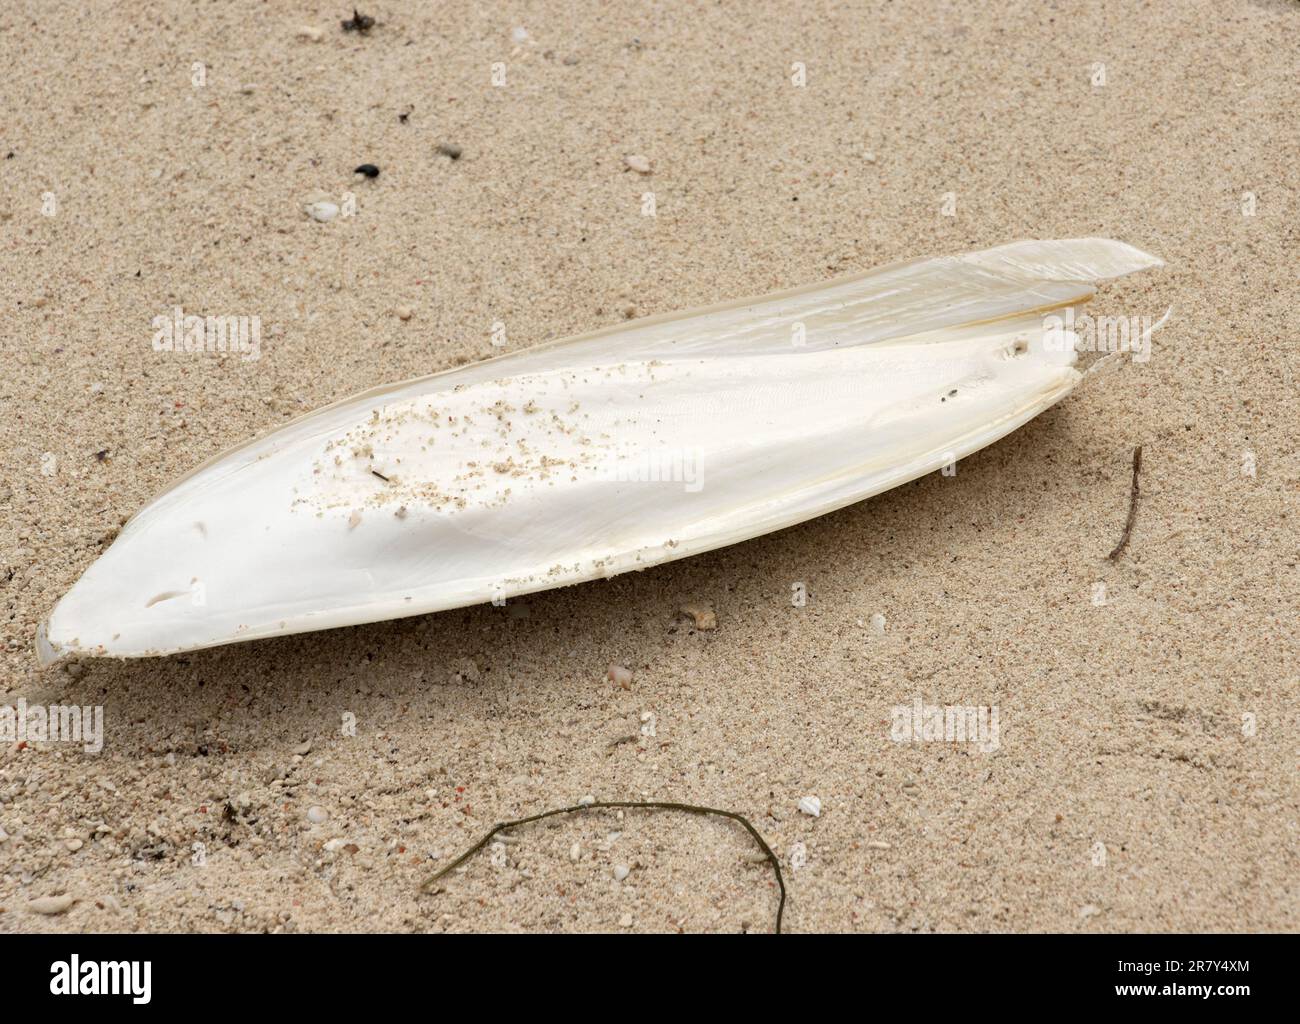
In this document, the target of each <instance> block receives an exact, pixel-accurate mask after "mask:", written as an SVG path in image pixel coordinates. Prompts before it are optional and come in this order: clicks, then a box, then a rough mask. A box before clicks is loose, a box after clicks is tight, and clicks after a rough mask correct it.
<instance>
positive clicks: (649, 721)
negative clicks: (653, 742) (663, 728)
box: [641, 711, 658, 737]
mask: <svg viewBox="0 0 1300 1024" xmlns="http://www.w3.org/2000/svg"><path fill="white" fill-rule="evenodd" d="M657 728H658V719H657V718H656V717H655V713H654V712H653V711H642V712H641V735H642V736H648V737H654V736H655V735H656V729H657Z"/></svg>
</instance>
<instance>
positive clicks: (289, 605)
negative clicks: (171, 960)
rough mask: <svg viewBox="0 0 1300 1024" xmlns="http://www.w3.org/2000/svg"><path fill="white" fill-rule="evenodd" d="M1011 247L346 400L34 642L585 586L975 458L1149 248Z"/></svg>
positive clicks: (48, 644) (197, 630)
mask: <svg viewBox="0 0 1300 1024" xmlns="http://www.w3.org/2000/svg"><path fill="white" fill-rule="evenodd" d="M1159 265H1160V261H1159V260H1158V259H1156V258H1154V257H1152V256H1149V255H1147V254H1145V253H1142V252H1140V251H1138V250H1136V249H1134V248H1132V247H1131V246H1128V245H1124V244H1123V243H1119V242H1113V241H1106V240H1101V239H1079V240H1064V241H1034V242H1018V243H1012V244H1010V245H1005V246H1000V247H998V248H995V249H989V250H986V251H983V252H977V253H971V254H967V255H965V256H959V257H941V258H936V259H927V260H917V261H912V262H909V263H903V264H897V265H894V266H890V267H885V268H881V269H879V270H874V271H871V272H868V273H865V274H860V275H855V276H852V277H848V278H841V279H838V280H835V281H831V282H828V283H825V284H821V285H816V286H810V287H805V288H800V289H796V290H794V291H790V292H783V293H779V294H775V295H770V296H764V297H761V298H756V299H747V300H741V301H736V302H730V303H726V304H723V305H720V306H715V307H710V308H708V309H704V310H696V311H689V312H685V313H679V314H674V315H670V316H666V317H655V318H650V319H647V320H644V321H638V322H635V323H631V324H627V325H623V326H620V327H617V328H612V329H607V330H603V331H598V332H595V333H593V334H590V335H584V336H580V337H577V338H573V339H567V340H564V341H560V342H554V343H551V344H548V345H544V346H540V347H538V348H535V349H530V350H525V351H522V352H519V353H517V354H512V355H509V356H505V357H502V358H499V359H493V360H488V361H486V362H482V363H477V364H474V365H471V366H467V367H464V368H461V369H458V370H455V371H451V372H447V373H442V374H437V375H434V376H431V377H425V378H420V379H418V380H414V381H408V382H404V383H401V384H397V385H393V386H390V387H386V388H381V389H378V390H375V391H371V392H367V393H365V394H362V395H358V396H356V397H354V398H351V399H347V400H345V401H343V402H340V403H337V404H335V405H332V406H329V407H327V408H325V409H321V410H318V411H316V412H314V413H312V414H310V415H308V416H305V417H302V418H301V419H299V420H296V421H294V422H293V423H290V424H288V425H287V426H285V427H283V428H281V429H279V430H277V431H275V432H274V433H272V434H269V435H267V436H265V437H262V438H259V439H257V440H255V441H252V442H249V443H247V444H244V445H241V446H240V447H238V448H235V449H233V450H231V451H229V452H227V453H225V454H223V455H221V456H219V457H217V458H216V459H214V460H212V461H210V462H208V463H206V464H205V465H204V466H202V467H200V468H199V469H198V470H196V471H195V472H193V473H191V474H189V475H188V476H187V477H185V478H183V479H182V480H180V481H178V482H177V483H176V484H175V485H173V486H172V487H171V488H169V489H168V490H167V491H165V492H164V493H162V494H161V495H159V496H158V497H157V498H155V499H154V500H153V501H152V502H150V504H149V505H147V506H146V507H145V508H144V509H142V510H141V511H140V512H139V513H138V514H137V515H136V516H135V518H134V519H132V520H131V522H130V523H129V524H128V525H127V526H126V527H125V528H124V529H123V531H122V533H121V535H120V536H119V537H118V538H117V540H116V542H115V543H114V544H113V545H112V547H111V548H110V549H109V550H108V551H106V552H105V553H104V554H103V555H102V556H101V557H100V559H99V560H98V561H97V562H95V564H94V565H92V566H91V567H90V568H89V569H88V570H87V571H86V573H85V575H83V576H82V578H81V579H80V580H79V581H78V583H77V584H76V585H75V586H74V587H73V588H72V590H71V591H70V592H69V593H68V594H67V595H66V596H65V597H64V598H63V600H62V601H60V602H59V604H58V605H57V606H56V608H55V609H54V611H53V612H52V614H51V615H50V617H49V619H48V620H47V623H46V624H44V625H43V626H42V627H41V631H40V635H39V637H38V652H39V654H40V657H41V659H42V661H44V662H50V661H53V660H56V659H58V658H59V657H62V656H65V655H67V654H72V653H80V654H90V655H107V656H117V657H136V656H145V655H154V654H167V653H172V652H176V651H182V650H190V649H195V648H201V647H210V646H215V645H218V644H223V643H231V642H235V641H239V640H248V639H254V638H257V637H266V636H274V635H280V634H286V633H294V632H302V631H307V630H313V629H324V628H329V627H333V626H341V625H348V624H355V623H361V622H371V621H377V620H381V619H388V618H396V617H400V616H403V615H414V614H420V613H424V612H430V611H436V610H439V609H445V608H454V607H459V606H463V605H467V604H474V603H478V602H482V601H488V600H493V599H503V598H508V597H510V596H512V595H519V594H524V593H529V592H532V591H537V590H542V589H546V588H549V587H555V586H561V585H565V584H570V583H577V582H581V581H584V580H590V579H594V578H598V577H601V576H608V575H613V574H615V573H619V572H625V571H628V570H630V569H637V568H644V567H646V566H650V565H655V564H657V563H660V562H664V561H668V560H671V559H674V558H681V557H683V556H685V555H690V554H695V553H698V552H701V551H707V550H710V549H712V548H716V547H720V546H723V545H726V544H732V543H736V542H738V541H741V540H745V539H747V538H750V537H755V536H758V535H760V534H763V533H767V532H770V531H772V530H776V529H780V528H782V527H784V526H789V525H791V524H794V523H798V522H801V521H803V520H806V519H809V518H812V517H814V516H817V515H821V514H824V513H826V512H828V511H831V510H833V509H836V508H840V507H842V506H844V505H846V504H849V503H851V502H854V501H858V500H861V499H862V498H866V497H869V496H870V495H872V494H877V493H879V492H881V491H883V490H887V489H888V488H890V487H894V486H897V485H898V484H901V483H904V482H906V481H908V480H911V479H914V478H916V477H917V476H920V475H922V474H925V473H928V472H932V471H934V470H936V469H939V468H941V467H942V466H944V465H945V464H947V463H949V462H951V461H953V460H955V459H958V458H961V457H963V456H965V455H968V454H970V453H971V452H974V451H977V450H978V449H980V448H982V447H984V446H985V445H988V444H990V443H992V442H993V441H995V440H997V439H998V438H999V437H1002V436H1003V435H1005V434H1006V433H1008V432H1009V431H1011V430H1013V429H1015V428H1016V427H1017V426H1019V425H1020V424H1022V423H1024V422H1025V421H1026V420H1028V419H1030V418H1032V417H1033V416H1034V415H1036V414H1037V413H1039V412H1041V411H1042V410H1043V409H1045V408H1047V407H1048V406H1050V405H1051V404H1053V403H1054V402H1056V401H1058V400H1059V399H1060V398H1062V397H1063V396H1064V395H1066V394H1067V393H1068V392H1069V391H1070V389H1071V388H1072V387H1073V386H1074V384H1075V383H1076V382H1077V381H1078V380H1079V377H1080V375H1079V373H1078V371H1077V370H1076V369H1075V368H1074V362H1075V354H1074V352H1073V351H1070V350H1068V349H1066V350H1062V347H1061V346H1059V345H1049V344H1047V343H1046V338H1045V334H1044V328H1043V317H1042V314H1043V312H1044V311H1046V310H1050V309H1057V308H1061V307H1063V306H1068V305H1072V304H1075V303H1078V302H1081V301H1084V300H1086V299H1087V298H1089V297H1090V296H1091V295H1092V292H1093V283H1094V282H1096V281H1101V280H1105V279H1108V278H1113V277H1118V276H1121V275H1124V274H1129V273H1133V272H1135V271H1138V270H1142V269H1146V268H1150V267H1155V266H1159Z"/></svg>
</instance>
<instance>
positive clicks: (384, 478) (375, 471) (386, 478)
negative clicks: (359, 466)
mask: <svg viewBox="0 0 1300 1024" xmlns="http://www.w3.org/2000/svg"><path fill="white" fill-rule="evenodd" d="M370 472H372V473H374V474H375V476H377V477H379V479H380V480H382V481H383V482H384V483H388V482H389V481H388V477H386V476H384V474H383V473H381V472H379V470H377V469H372V470H371V471H370Z"/></svg>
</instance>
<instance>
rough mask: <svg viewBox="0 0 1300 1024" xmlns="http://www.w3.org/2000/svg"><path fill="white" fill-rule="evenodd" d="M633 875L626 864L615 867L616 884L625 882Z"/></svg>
mask: <svg viewBox="0 0 1300 1024" xmlns="http://www.w3.org/2000/svg"><path fill="white" fill-rule="evenodd" d="M631 873H632V869H631V868H630V867H628V866H627V865H626V864H615V865H614V881H616V882H621V881H623V879H625V878H627V876H628V875H630V874H631Z"/></svg>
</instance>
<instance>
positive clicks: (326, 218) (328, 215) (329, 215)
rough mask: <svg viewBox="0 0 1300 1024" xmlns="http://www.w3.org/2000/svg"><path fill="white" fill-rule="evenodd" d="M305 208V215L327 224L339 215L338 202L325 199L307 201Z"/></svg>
mask: <svg viewBox="0 0 1300 1024" xmlns="http://www.w3.org/2000/svg"><path fill="white" fill-rule="evenodd" d="M306 209H307V216H309V217H310V218H311V219H312V220H317V221H320V222H321V223H322V224H328V223H329V222H330V221H332V220H333V219H334V218H335V217H337V216H338V215H339V207H338V203H331V202H329V201H328V200H325V199H320V200H317V201H316V202H314V203H308V204H307V207H306Z"/></svg>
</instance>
